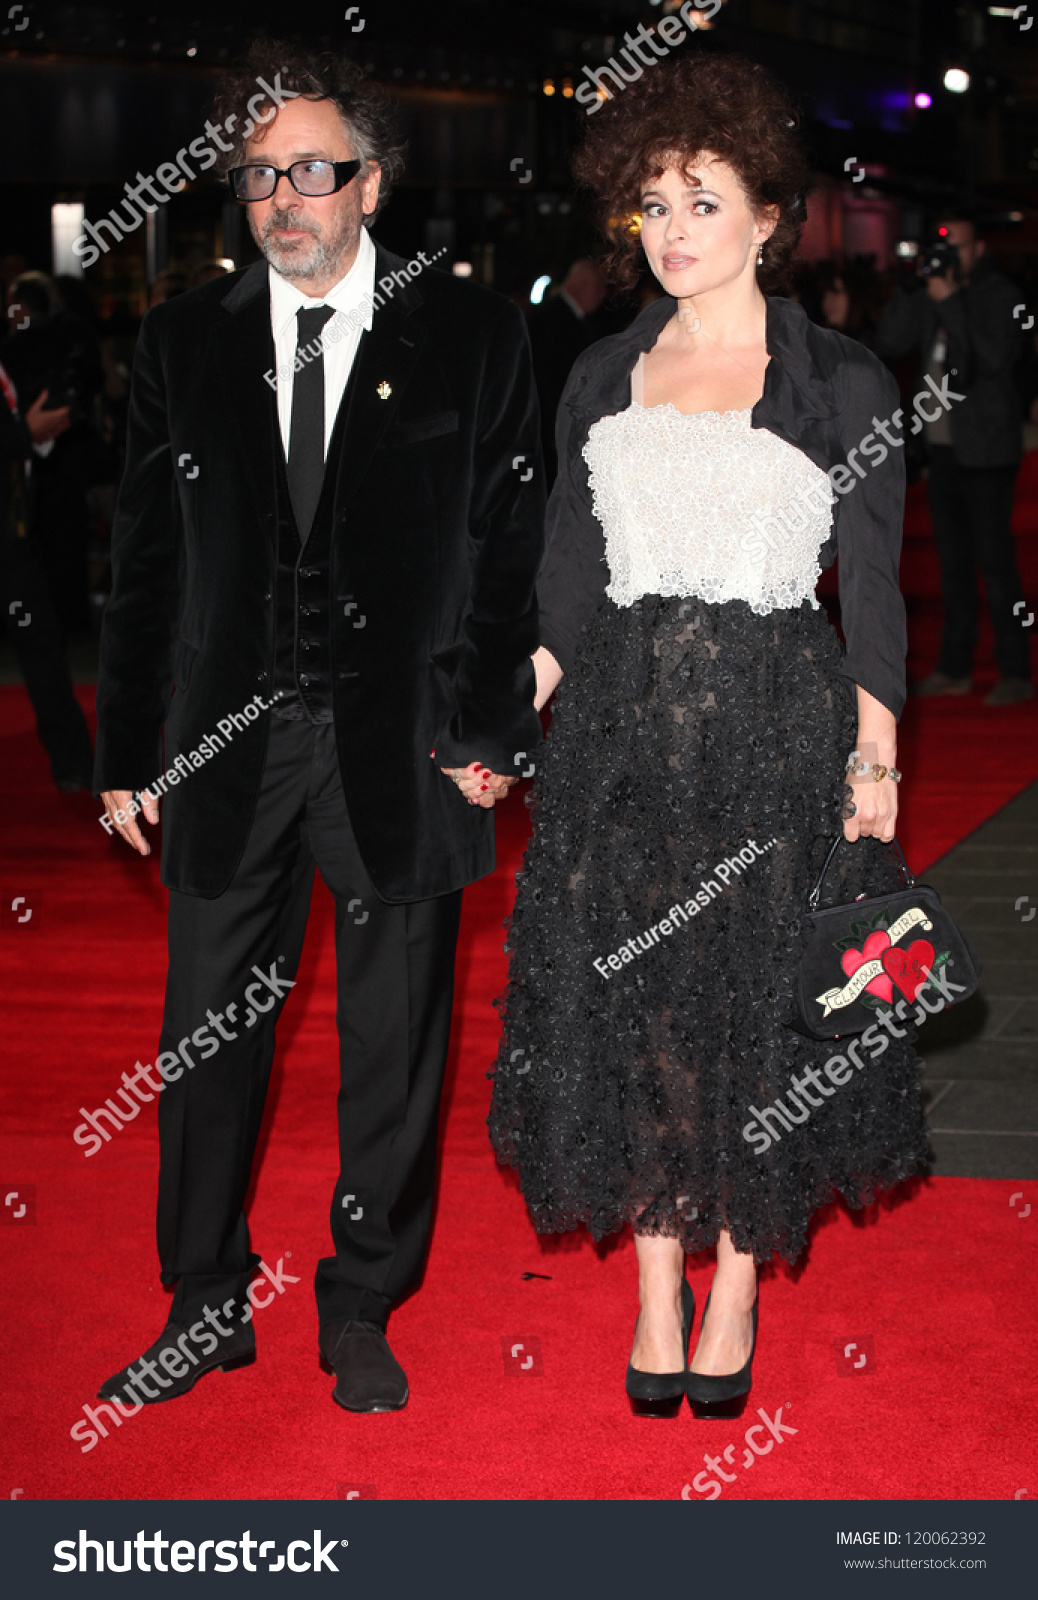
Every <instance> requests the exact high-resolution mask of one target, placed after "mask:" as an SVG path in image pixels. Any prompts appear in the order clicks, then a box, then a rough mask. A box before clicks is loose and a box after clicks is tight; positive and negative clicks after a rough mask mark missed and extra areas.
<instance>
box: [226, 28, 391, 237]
mask: <svg viewBox="0 0 1038 1600" xmlns="http://www.w3.org/2000/svg"><path fill="white" fill-rule="evenodd" d="M261 78H262V79H263V80H264V81H265V82H266V83H267V84H269V85H270V87H271V88H273V89H278V88H281V89H290V90H292V91H293V93H294V94H299V95H305V96H306V97H307V98H309V99H312V100H332V101H334V103H335V105H336V106H337V107H338V109H339V115H340V116H341V117H342V120H343V122H344V123H345V125H346V128H347V131H348V133H349V135H350V142H351V144H352V145H353V148H354V150H355V152H356V154H357V155H358V156H359V157H360V158H361V160H362V161H377V162H378V164H379V166H380V167H381V169H382V176H381V181H380V183H379V189H378V204H377V206H376V207H375V210H374V211H373V212H371V214H370V215H368V216H366V217H365V218H364V221H365V224H366V225H367V226H368V227H370V226H371V224H372V223H373V222H374V220H375V218H376V217H377V216H378V213H379V212H380V211H381V210H382V207H383V206H384V205H385V203H386V201H387V200H388V199H389V192H390V190H391V188H392V187H393V184H394V183H395V182H396V180H397V179H398V178H399V177H400V175H401V173H402V172H403V170H404V151H405V149H406V148H407V142H406V140H405V139H403V138H402V137H401V135H400V128H399V124H398V120H397V114H396V110H395V107H394V106H393V103H392V101H391V100H390V99H389V97H388V95H386V94H384V93H383V91H382V90H381V89H379V88H378V87H377V86H376V85H375V84H374V83H372V82H371V80H370V79H369V78H366V77H365V76H364V73H363V72H362V71H361V69H360V67H358V66H357V64H356V62H354V61H351V60H350V59H349V57H348V56H341V55H335V54H333V53H332V52H330V51H328V52H325V53H324V54H322V55H317V54H312V53H311V52H310V51H307V50H301V49H300V48H299V46H298V45H294V44H289V43H287V42H286V41H285V40H281V39H269V38H266V37H260V38H257V39H254V40H253V42H252V43H251V45H250V46H249V49H248V52H247V54H246V55H245V57H244V58H243V59H242V60H241V61H240V62H238V63H237V64H236V65H235V66H234V67H233V68H232V69H231V70H230V71H229V72H226V73H224V74H223V76H222V77H221V78H220V80H219V82H218V84H217V86H216V104H215V110H214V116H215V119H216V122H217V124H218V125H220V126H222V127H223V128H226V126H227V121H228V119H229V118H231V117H233V118H234V119H235V120H234V121H233V122H232V123H231V128H230V130H229V136H230V141H231V144H232V149H231V150H229V151H227V152H226V153H225V154H224V155H223V156H221V158H220V162H219V167H218V170H219V171H221V172H227V171H228V170H229V168H231V167H237V166H241V165H242V163H243V162H244V160H245V140H244V138H243V136H242V132H241V130H242V129H244V128H246V127H251V126H252V125H253V118H252V117H250V115H249V111H248V103H249V101H250V99H253V98H254V97H255V95H256V93H257V85H258V81H259V80H260V79H261ZM258 109H259V113H260V119H265V118H266V116H267V114H268V112H269V109H270V107H269V102H267V103H265V104H264V105H262V106H260V107H259V108H258Z"/></svg>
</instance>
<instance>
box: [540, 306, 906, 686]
mask: <svg viewBox="0 0 1038 1600" xmlns="http://www.w3.org/2000/svg"><path fill="white" fill-rule="evenodd" d="M676 309H677V304H676V302H675V301H674V300H672V299H671V298H670V297H669V296H664V298H663V299H661V300H658V301H656V302H655V303H654V304H652V305H650V306H647V307H646V309H645V310H644V311H643V312H642V313H641V314H640V315H639V316H638V317H636V318H635V320H634V322H633V323H632V324H631V326H630V327H629V328H627V329H626V330H625V331H624V332H623V333H618V334H614V335H612V337H610V338H608V339H602V340H600V341H599V343H598V344H593V345H592V346H591V348H590V349H589V350H587V351H585V352H584V354H583V355H582V356H580V357H579V358H578V360H577V362H576V364H575V366H574V368H573V371H572V373H571V374H570V379H569V383H568V384H567V385H566V390H565V393H564V394H563V397H562V404H561V405H560V406H559V415H558V421H557V425H556V443H557V446H558V452H559V475H558V478H557V479H556V480H555V487H554V489H553V490H552V494H551V500H550V502H549V505H548V523H547V538H548V548H547V552H546V554H545V558H544V565H543V568H542V570H541V573H540V576H539V578H538V581H537V598H538V603H539V607H540V624H541V631H540V641H541V644H542V645H544V646H545V648H546V649H548V650H550V651H551V653H552V655H553V656H554V657H555V659H556V661H558V663H559V665H560V666H561V667H562V668H563V670H564V671H568V670H569V669H570V668H571V666H572V664H573V661H574V659H575V656H576V653H577V651H578V649H579V642H580V633H581V630H582V628H583V627H584V625H585V624H586V623H587V622H588V621H589V619H590V618H591V616H592V614H593V613H594V611H595V609H596V607H597V606H599V605H600V604H601V603H602V599H603V595H604V593H605V588H606V585H607V583H608V582H609V570H608V568H607V566H606V558H605V535H604V533H603V531H602V525H601V523H600V522H599V521H598V518H597V517H596V516H595V513H594V511H593V510H592V505H591V495H590V490H589V486H588V469H587V463H586V462H585V460H584V457H583V449H584V445H585V444H586V443H587V437H588V434H589V432H590V430H591V428H592V427H593V426H594V424H595V423H596V422H597V421H598V419H599V418H600V417H605V416H613V415H614V414H615V413H616V412H618V411H623V410H624V409H625V408H626V407H627V406H628V405H630V403H631V372H632V370H633V368H634V366H635V365H636V363H637V360H638V356H639V353H640V352H641V351H643V350H651V349H652V347H653V345H654V344H655V343H656V340H657V339H658V338H659V335H660V332H661V330H662V329H663V327H664V326H665V324H666V323H667V322H669V320H670V318H671V317H672V316H673V315H674V313H675V311H676ZM765 339H766V342H767V348H768V353H769V355H770V357H771V360H770V361H769V362H768V365H767V368H766V370H765V373H764V393H763V394H762V396H761V398H760V399H759V400H758V401H757V404H756V405H755V406H754V408H753V413H752V415H751V418H750V423H751V426H752V427H754V428H766V429H767V430H768V431H769V432H770V433H774V434H776V435H777V436H778V438H780V439H784V440H785V441H786V443H787V444H791V445H793V446H795V448H796V449H797V450H802V451H803V453H804V455H806V456H808V457H809V458H810V460H812V461H813V462H814V463H815V465H816V466H818V467H821V469H822V471H823V472H829V471H830V469H832V468H839V469H841V470H839V471H837V472H836V473H835V474H834V476H833V479H832V482H833V485H834V488H835V489H836V490H837V494H836V504H835V505H834V507H833V527H832V532H831V534H830V537H829V539H828V540H827V541H826V543H825V544H824V545H823V546H822V548H821V549H820V550H819V552H818V562H819V565H820V566H821V567H822V568H823V569H824V568H825V567H829V566H832V564H833V562H834V561H835V560H836V557H837V555H839V559H840V567H839V574H838V576H839V583H840V620H841V624H842V627H843V631H844V635H845V637H846V640H847V653H846V657H845V659H844V664H843V673H844V678H845V681H846V682H847V684H848V686H849V687H850V686H853V685H854V684H860V685H861V686H862V688H863V689H866V690H868V692H869V694H871V695H874V696H875V698H876V699H877V700H879V701H881V702H882V703H883V705H885V706H886V707H887V708H888V709H889V710H890V711H892V712H893V713H894V716H895V717H899V716H900V715H901V711H902V708H903V706H904V703H905V653H906V634H905V604H904V601H903V599H902V598H901V591H900V588H899V587H898V564H899V560H900V555H901V531H902V522H903V517H904V504H905V462H904V439H905V431H904V426H903V424H902V421H901V411H900V409H899V401H898V389H897V384H896V383H895V382H894V379H893V377H892V376H891V374H890V373H889V372H888V371H887V369H886V368H885V367H884V365H883V363H882V362H881V361H879V360H877V358H876V357H875V356H874V355H872V353H871V352H870V351H868V350H866V349H865V347H864V345H860V344H856V343H855V342H854V340H853V339H846V338H844V336H843V334H841V333H836V332H834V331H833V330H832V329H830V328H819V327H816V326H815V324H814V323H813V322H811V321H809V319H808V317H807V315H806V313H805V312H804V310H803V309H802V307H801V306H799V305H797V303H796V302H795V301H793V300H785V299H782V298H780V297H777V296H769V297H768V300H767V322H766V329H765ZM884 427H885V428H886V432H885V433H884V431H883V428H884ZM884 440H886V441H888V442H886V443H885V442H884ZM848 462H849V463H850V464H849V465H847V463H848ZM851 698H852V700H853V698H854V695H853V688H851Z"/></svg>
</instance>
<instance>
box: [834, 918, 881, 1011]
mask: <svg viewBox="0 0 1038 1600" xmlns="http://www.w3.org/2000/svg"><path fill="white" fill-rule="evenodd" d="M889 948H890V935H889V933H887V932H886V931H885V930H884V929H883V928H877V929H876V931H875V933H870V934H869V936H868V938H867V939H866V940H865V947H864V949H863V950H845V951H844V952H843V955H842V956H841V957H840V965H841V967H842V968H843V970H844V972H845V973H846V974H847V976H848V978H852V977H853V976H854V974H855V973H856V972H857V970H858V968H859V967H860V966H861V964H862V962H864V961H875V960H876V958H877V957H879V959H880V960H882V959H883V955H882V952H883V951H884V950H888V949H889ZM865 992H866V994H875V995H878V996H879V998H880V999H881V1000H885V1001H886V1002H887V1004H888V1005H889V1004H890V1002H891V1000H893V998H894V985H893V984H892V983H891V981H890V979H889V978H888V977H887V976H886V975H885V973H882V972H877V974H876V976H875V977H874V978H873V979H872V980H871V981H870V982H869V983H867V984H866V985H865Z"/></svg>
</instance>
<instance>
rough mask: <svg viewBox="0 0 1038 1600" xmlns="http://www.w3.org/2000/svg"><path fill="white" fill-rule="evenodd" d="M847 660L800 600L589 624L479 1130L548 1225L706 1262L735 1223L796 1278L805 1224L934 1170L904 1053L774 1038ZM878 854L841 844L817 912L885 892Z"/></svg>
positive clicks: (543, 791)
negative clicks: (772, 607) (628, 1238)
mask: <svg viewBox="0 0 1038 1600" xmlns="http://www.w3.org/2000/svg"><path fill="white" fill-rule="evenodd" d="M839 666H840V645H839V642H838V640H837V637H836V634H835V633H834V632H833V630H832V628H831V627H830V626H829V624H828V622H827V620H826V617H825V613H824V612H823V611H820V610H815V609H814V608H813V607H811V606H810V605H809V604H804V605H803V606H801V607H800V608H799V609H798V610H795V611H793V610H790V611H778V612H772V613H771V614H770V615H769V616H765V617H760V616H756V615H755V614H754V613H753V612H752V611H751V610H750V608H749V606H748V605H746V604H745V603H744V602H742V601H734V602H728V603H726V604H720V605H711V604H707V603H705V602H703V601H700V600H691V601H690V600H682V601H679V600H676V599H666V600H664V599H660V598H659V597H647V598H645V599H643V600H642V601H640V602H638V603H637V604H636V605H634V606H631V607H628V608H624V609H620V608H618V607H616V606H615V605H613V604H612V603H611V602H609V601H606V602H604V603H603V605H602V607H601V609H600V610H599V611H598V613H597V614H596V616H595V617H594V619H593V620H592V622H591V623H590V624H589V626H588V628H587V630H586V632H585V635H584V646H583V649H582V652H581V655H580V659H579V660H578V661H577V663H576V665H575V667H574V670H573V671H572V672H571V673H569V674H567V676H566V677H565V678H564V679H563V681H562V684H561V686H560V688H559V692H558V697H557V702H556V707H555V713H554V718H553V721H552V726H551V731H550V733H549V736H548V740H547V743H546V745H545V747H544V749H543V750H542V753H541V759H540V761H539V762H538V768H537V777H536V782H535V788H534V792H533V795H532V797H531V804H532V806H533V812H534V831H533V838H532V840H531V843H530V846H529V848H528V850H527V853H526V857H525V860H524V863H523V869H522V872H521V873H520V874H519V875H518V894H517V897H516V901H515V907H514V910H513V913H512V917H511V919H510V923H509V924H508V927H509V936H508V945H507V948H508V949H509V951H510V952H511V962H510V968H509V978H508V986H507V991H506V994H505V996H504V998H503V999H501V1000H499V1001H498V1002H497V1004H498V1007H499V1009H500V1011H501V1014H502V1018H503V1022H504V1030H503V1036H502V1040H501V1046H500V1051H499V1055H498V1060H497V1064H496V1068H495V1071H494V1073H493V1079H494V1085H493V1099H492V1104H491V1111H490V1117H489V1127H490V1136H491V1140H492V1142H493V1146H494V1149H495V1151H496V1153H497V1156H498V1159H499V1160H501V1161H502V1162H507V1163H511V1164H512V1165H513V1166H515V1167H517V1168H518V1169H519V1173H520V1178H521V1183H522V1190H523V1194H524V1196H525V1199H526V1203H527V1205H528V1207H529V1210H530V1215H531V1217H532V1220H533V1222H534V1225H535V1227H536V1228H537V1230H538V1231H539V1232H544V1233H549V1232H562V1231H565V1230H567V1229H570V1228H574V1227H576V1226H577V1225H578V1224H579V1223H584V1224H586V1225H587V1227H588V1228H589V1229H590V1230H591V1233H592V1234H593V1235H594V1237H595V1238H600V1237H602V1236H603V1235H604V1234H607V1233H610V1232H613V1231H614V1230H616V1229H618V1228H620V1227H622V1226H623V1225H624V1224H625V1223H631V1224H632V1225H633V1227H634V1230H635V1232H636V1233H646V1234H663V1235H667V1236H669V1237H672V1238H677V1239H680V1240H681V1243H682V1244H683V1246H684V1248H685V1249H686V1250H688V1251H696V1250H701V1249H704V1248H705V1247H707V1246H709V1245H712V1244H714V1243H716V1240H717V1237H718V1233H719V1232H720V1231H721V1229H727V1230H728V1231H729V1232H730V1233H731V1236H732V1240H733V1242H734V1244H735V1246H736V1248H737V1249H739V1250H742V1251H749V1252H752V1254H753V1257H754V1259H755V1260H756V1261H757V1262H762V1261H767V1260H769V1259H770V1258H771V1257H772V1256H773V1255H775V1254H778V1255H780V1256H783V1257H784V1258H785V1259H786V1260H788V1261H794V1260H795V1259H796V1257H797V1256H798V1255H799V1254H800V1252H801V1250H802V1249H803V1246H804V1242H805V1237H806V1231H807V1226H808V1222H809V1220H810V1218H811V1215H812V1213H813V1212H814V1211H815V1210H816V1209H817V1208H818V1207H819V1206H821V1205H824V1204H825V1203H826V1202H828V1201H829V1200H831V1199H832V1198H834V1196H835V1195H836V1194H837V1193H839V1194H841V1195H843V1196H844V1197H845V1199H846V1200H847V1202H848V1203H849V1204H850V1205H852V1206H856V1207H859V1206H863V1205H867V1204H870V1203H871V1201H872V1200H873V1199H874V1198H875V1194H876V1191H877V1189H880V1188H884V1189H885V1188H889V1187H890V1186H892V1185H893V1184H895V1183H898V1182H899V1181H901V1180H902V1179H904V1178H905V1177H907V1176H909V1175H910V1174H911V1173H913V1172H915V1171H918V1170H919V1168H920V1167H921V1166H922V1165H923V1163H924V1161H925V1158H926V1146H927V1138H926V1129H925V1125H924V1121H923V1116H922V1110H921V1105H920V1092H919V1062H918V1059H917V1057H916V1056H915V1053H914V1051H913V1049H912V1035H911V1034H908V1035H907V1036H905V1037H904V1038H895V1037H893V1036H892V1035H890V1034H886V1033H884V1034H883V1035H882V1038H883V1039H885V1045H884V1046H882V1048H881V1041H879V1042H877V1041H874V1043H873V1045H872V1048H871V1050H865V1049H863V1048H862V1047H861V1046H860V1045H859V1047H858V1049H857V1050H856V1051H854V1052H852V1055H851V1057H850V1059H849V1060H847V1059H844V1060H843V1063H842V1065H841V1064H839V1059H840V1057H841V1054H842V1055H843V1056H844V1057H845V1056H846V1050H844V1051H843V1052H841V1047H840V1044H839V1043H832V1044H822V1043H817V1042H815V1041H812V1040H809V1039H806V1038H804V1037H802V1036H801V1035H800V1034H798V1033H795V1032H794V1031H793V1030H792V1029H791V1028H789V1026H788V1025H787V1023H788V1019H789V1018H790V1016H791V1015H792V1013H793V991H794V981H795V975H796V971H797V967H798V962H799V958H800V954H801V950H802V948H803V944H804V940H805V935H806V923H805V904H806V898H807V894H808V892H809V890H810V888H811V886H812V884H813V883H814V880H815V879H816V877H817V875H818V872H819V870H820V867H821V863H822V861H823V859H824V856H825V852H826V848H827V845H828V843H829V842H830V841H831V840H832V838H833V837H834V835H835V834H836V832H837V831H838V830H839V829H840V827H841V825H842V824H841V812H842V808H843V804H844V801H845V799H846V798H847V797H848V794H849V791H847V790H845V788H844V783H843V773H844V767H845V763H846V757H847V753H848V752H849V750H850V749H851V748H852V747H853V740H854V737H855V733H856V715H855V711H854V708H853V705H852V700H851V695H850V693H849V687H848V685H847V682H846V680H845V679H843V678H841V677H840V676H839ZM891 857H892V853H891V851H890V850H889V849H888V848H886V847H884V846H882V845H880V844H879V843H878V842H876V841H873V840H864V841H859V842H858V843H856V844H855V845H853V846H851V847H847V848H845V849H843V850H841V851H840V852H839V854H838V857H837V860H838V861H842V862H843V865H842V866H841V868H840V869H839V871H837V870H836V869H835V868H834V869H833V872H832V874H831V885H830V883H829V882H827V886H826V888H827V893H826V898H827V900H828V899H834V900H846V899H852V898H854V897H855V896H856V895H859V894H861V893H869V894H882V893H884V892H886V891H887V890H889V889H891V888H893V887H894V886H895V884H896V882H897V876H896V868H895V865H894V862H893V860H892V858H891ZM845 1043H846V1042H845ZM834 1060H835V1061H836V1062H837V1064H836V1065H833V1063H834ZM827 1064H829V1065H830V1068H831V1071H830V1072H827V1071H826V1066H827ZM776 1106H777V1107H778V1108H779V1109H778V1110H776V1109H774V1108H775V1107H776ZM761 1113H763V1115H759V1114H761Z"/></svg>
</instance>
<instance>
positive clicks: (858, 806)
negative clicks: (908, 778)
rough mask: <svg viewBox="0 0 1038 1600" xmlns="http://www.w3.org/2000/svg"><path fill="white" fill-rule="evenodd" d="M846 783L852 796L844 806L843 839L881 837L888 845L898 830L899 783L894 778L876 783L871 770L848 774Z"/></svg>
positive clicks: (883, 779)
mask: <svg viewBox="0 0 1038 1600" xmlns="http://www.w3.org/2000/svg"><path fill="white" fill-rule="evenodd" d="M859 748H860V746H859ZM847 782H848V784H849V786H850V790H851V798H850V801H849V802H848V804H847V806H846V807H845V816H844V823H843V836H844V838H845V839H882V841H883V843H884V844H889V843H890V841H891V839H892V838H893V837H894V834H895V833H896V832H897V784H896V783H895V782H894V780H893V778H881V779H880V781H879V782H878V783H877V782H876V780H875V778H874V777H873V776H872V774H871V773H869V774H868V776H867V777H855V776H854V775H853V773H848V775H847ZM847 812H850V815H849V816H848V815H846V813H847Z"/></svg>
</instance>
